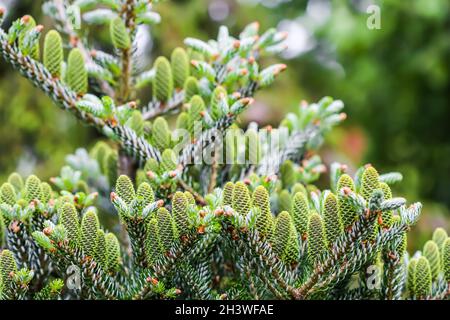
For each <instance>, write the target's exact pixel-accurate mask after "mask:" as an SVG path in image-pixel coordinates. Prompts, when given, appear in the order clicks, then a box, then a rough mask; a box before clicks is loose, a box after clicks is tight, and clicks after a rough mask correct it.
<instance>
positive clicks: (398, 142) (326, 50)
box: [0, 0, 450, 249]
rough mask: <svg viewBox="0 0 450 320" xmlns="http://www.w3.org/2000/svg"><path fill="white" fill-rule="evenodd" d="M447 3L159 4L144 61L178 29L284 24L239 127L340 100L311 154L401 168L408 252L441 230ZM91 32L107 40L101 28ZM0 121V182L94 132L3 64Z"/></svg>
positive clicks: (31, 9)
mask: <svg viewBox="0 0 450 320" xmlns="http://www.w3.org/2000/svg"><path fill="white" fill-rule="evenodd" d="M0 4H2V5H3V6H6V7H7V8H8V11H9V15H8V18H7V21H6V22H5V25H7V24H8V23H10V21H11V19H13V18H17V17H20V16H22V15H24V14H26V13H29V14H32V15H33V16H34V17H36V20H38V21H39V22H40V23H42V24H44V25H46V26H50V25H51V21H49V20H48V18H46V17H42V16H41V9H40V7H41V5H42V1H35V0H20V1H18V0H17V1H14V0H0ZM371 4H375V5H378V6H379V8H380V9H381V10H380V13H381V15H380V22H381V25H380V27H381V28H380V29H370V28H368V26H367V20H368V18H369V17H370V13H367V9H368V8H369V6H370V5H371ZM449 7H450V4H449V2H448V1H446V0H434V1H430V0H415V1H398V0H383V1H375V0H374V1H369V0H359V1H358V0H352V1H350V0H347V1H343V0H333V1H331V0H307V1H306V0H171V1H166V2H164V3H161V4H158V5H157V6H156V7H155V8H156V11H157V12H159V13H160V14H161V16H162V18H163V20H162V23H161V24H160V25H158V26H156V27H154V28H153V30H151V35H152V38H151V41H150V45H151V47H152V54H151V55H148V57H147V58H149V62H150V63H151V61H152V60H153V59H154V57H155V56H157V55H160V54H164V55H169V54H170V52H171V51H172V50H173V49H174V48H175V47H176V46H180V45H182V41H183V39H184V38H185V37H188V36H191V37H198V38H201V39H208V38H215V37H216V33H217V30H218V27H219V26H220V25H222V24H225V25H227V26H228V27H229V28H230V29H231V30H232V31H233V32H234V33H235V34H238V33H239V31H240V30H241V29H242V27H243V26H245V25H246V24H248V23H250V22H253V21H259V22H260V24H261V28H262V29H263V30H264V29H267V28H269V27H272V26H275V27H277V28H278V29H280V30H286V31H288V32H289V37H288V40H287V44H288V45H289V48H288V50H287V51H286V52H285V53H284V54H283V55H282V56H281V57H279V58H277V59H272V60H276V61H283V62H284V63H286V64H287V65H288V71H286V72H285V73H284V74H283V75H282V76H281V77H280V78H279V79H278V81H277V82H276V84H275V85H274V86H273V87H271V88H270V89H269V90H264V91H262V92H260V93H258V95H257V97H256V98H257V103H255V104H254V105H253V106H252V107H251V109H250V110H249V111H247V113H246V114H245V116H244V119H243V120H242V123H243V124H244V125H245V123H246V122H248V121H258V122H259V123H261V124H275V125H276V124H277V123H278V122H279V120H280V119H281V118H282V117H283V115H284V114H285V113H286V112H288V111H289V110H293V109H294V108H297V107H298V104H299V102H300V101H301V100H307V101H311V102H313V101H316V100H318V99H320V98H321V97H323V96H325V95H329V96H332V97H334V98H338V99H341V100H343V101H344V103H345V105H346V112H347V114H348V119H347V120H346V121H345V123H344V124H343V125H342V126H341V127H339V128H336V129H334V131H333V132H332V133H331V134H329V135H328V137H327V143H326V145H325V147H324V148H323V149H322V150H321V154H322V156H323V159H324V161H325V162H326V163H328V164H329V163H331V162H332V161H340V162H343V163H347V164H348V165H349V167H350V171H353V170H355V168H356V167H358V166H360V165H362V164H365V163H368V162H369V163H372V164H373V165H374V166H375V167H376V168H377V169H378V170H379V171H381V172H387V171H400V172H401V173H403V175H404V181H403V182H402V183H401V184H399V185H397V186H395V187H394V195H395V194H397V195H402V196H405V197H407V198H408V199H409V200H410V201H422V202H424V203H425V207H424V215H423V216H422V219H421V221H420V223H419V225H418V226H417V227H416V228H415V229H414V232H413V234H412V237H414V240H415V241H411V243H414V244H413V246H414V249H417V248H419V247H421V245H422V244H423V243H424V242H425V240H426V239H427V238H428V237H430V235H431V232H432V229H434V228H435V227H437V226H442V227H444V228H445V229H446V230H449V229H450V228H449V225H450V224H449V220H450V213H449V210H448V208H449V207H450V129H449V126H450V124H449V122H450V103H449V93H450V88H449V61H450V34H449V30H450V14H449ZM98 32H99V34H100V35H101V37H100V38H102V39H103V40H105V39H107V36H108V33H107V30H106V28H104V29H99V30H98ZM96 33H97V30H96ZM98 45H99V46H101V45H102V43H99V44H98ZM143 94H144V96H145V95H146V93H145V92H144V93H143ZM147 95H148V94H147ZM0 120H1V124H2V125H1V126H0V136H1V139H0V180H4V179H5V177H6V176H7V175H8V174H9V173H10V172H12V171H14V170H17V171H19V172H20V173H22V174H24V175H27V174H29V173H31V172H35V173H36V174H38V175H39V176H41V177H42V178H48V177H50V176H52V175H55V174H57V173H58V171H59V168H60V167H61V165H62V164H63V162H64V156H65V155H66V154H67V153H71V152H73V151H74V150H75V149H76V148H78V147H83V146H84V147H86V146H87V147H89V146H91V145H93V143H95V141H96V140H97V139H98V138H99V135H98V133H97V132H95V131H94V130H93V129H91V128H88V127H86V126H83V125H82V124H81V123H79V122H77V121H76V120H75V119H74V118H73V117H72V116H71V115H69V114H66V113H64V112H63V111H60V110H59V109H57V108H56V107H55V106H53V105H52V103H51V101H50V100H49V99H48V98H46V97H45V96H44V95H43V94H41V93H40V92H39V90H36V89H34V88H33V87H32V86H31V85H30V84H29V83H28V82H27V81H26V80H24V79H23V78H21V77H20V76H19V75H18V73H16V72H14V71H13V70H12V69H11V68H10V67H9V66H7V65H6V64H5V63H0ZM322 183H323V181H322ZM411 243H410V245H411ZM410 249H413V248H412V247H411V248H410Z"/></svg>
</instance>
